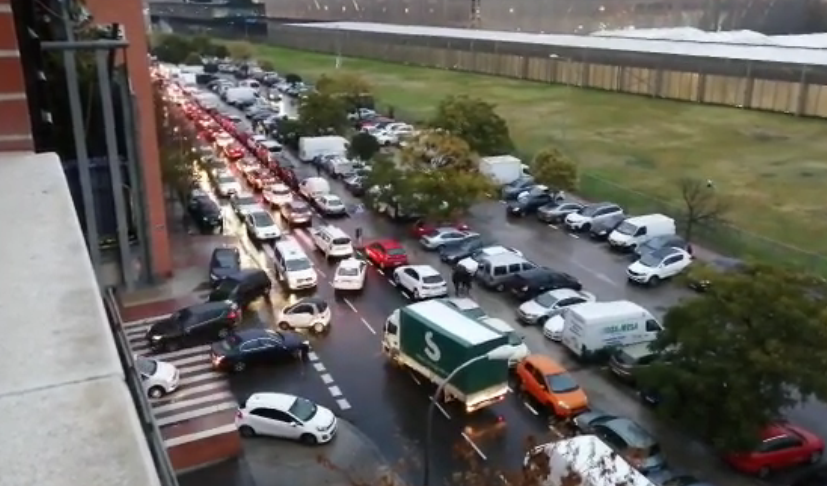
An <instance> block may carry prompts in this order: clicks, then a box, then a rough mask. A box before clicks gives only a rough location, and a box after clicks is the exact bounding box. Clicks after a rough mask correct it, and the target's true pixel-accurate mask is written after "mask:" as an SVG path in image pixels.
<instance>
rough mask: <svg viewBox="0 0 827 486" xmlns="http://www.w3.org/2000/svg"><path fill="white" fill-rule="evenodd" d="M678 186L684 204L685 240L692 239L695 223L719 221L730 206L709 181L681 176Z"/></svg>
mask: <svg viewBox="0 0 827 486" xmlns="http://www.w3.org/2000/svg"><path fill="white" fill-rule="evenodd" d="M678 188H679V189H680V192H681V199H682V200H683V204H684V211H685V214H684V217H685V223H686V240H687V241H690V240H691V239H692V233H693V230H694V229H695V227H696V226H697V225H699V224H709V223H713V222H716V221H720V220H721V219H723V216H724V215H725V214H726V213H727V212H728V211H729V210H730V208H731V205H730V203H729V201H728V200H727V199H725V198H724V197H722V196H721V195H720V194H719V193H718V192H717V191H716V190H715V187H714V185H713V184H712V182H711V181H701V180H698V179H693V178H682V179H680V180H679V181H678Z"/></svg>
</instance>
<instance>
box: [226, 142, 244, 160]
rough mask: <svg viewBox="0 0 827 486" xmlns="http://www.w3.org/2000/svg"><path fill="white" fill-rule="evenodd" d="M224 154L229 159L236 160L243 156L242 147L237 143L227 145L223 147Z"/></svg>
mask: <svg viewBox="0 0 827 486" xmlns="http://www.w3.org/2000/svg"><path fill="white" fill-rule="evenodd" d="M224 154H225V155H226V156H227V158H228V159H230V160H238V159H240V158H242V157H244V149H242V148H241V147H239V146H238V145H228V146H227V148H225V149H224Z"/></svg>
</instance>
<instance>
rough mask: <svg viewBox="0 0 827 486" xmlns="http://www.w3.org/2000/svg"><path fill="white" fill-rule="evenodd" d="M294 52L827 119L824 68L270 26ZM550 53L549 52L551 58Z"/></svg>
mask: <svg viewBox="0 0 827 486" xmlns="http://www.w3.org/2000/svg"><path fill="white" fill-rule="evenodd" d="M269 40H270V42H272V43H274V44H276V45H281V46H284V47H290V48H295V49H303V50H312V51H317V52H324V53H331V54H334V53H337V52H340V53H341V54H342V55H344V56H350V57H363V58H369V59H378V60H383V61H389V62H398V63H407V64H413V65H420V66H425V67H432V68H438V69H452V70H458V71H468V72H475V73H482V74H489V75H495V76H505V77H510V78H518V79H525V80H529V81H538V82H544V83H556V84H567V85H571V86H580V87H584V88H593V89H601V90H607V91H619V92H624V93H633V94H639V95H644V96H650V97H654V98H667V99H674V100H682V101H692V102H698V103H708V104H719V105H727V106H737V107H740V108H750V109H756V110H766V111H774V112H781V113H789V114H795V115H803V116H814V117H822V118H827V68H824V67H808V68H807V69H806V70H802V67H800V66H795V65H784V64H775V63H773V64H770V63H756V62H745V61H733V60H727V59H714V58H710V59H705V60H700V59H698V58H689V57H682V56H663V55H653V54H644V53H619V52H617V51H613V52H604V51H599V50H587V49H577V48H570V47H560V46H543V45H536V44H518V43H507V42H490V41H463V40H457V39H448V38H438V37H430V38H426V37H414V36H401V35H391V34H372V33H360V32H353V31H333V30H329V29H316V28H313V27H295V26H287V25H275V24H274V25H271V26H270V29H269ZM549 52H553V53H554V54H553V57H552V56H550V54H549Z"/></svg>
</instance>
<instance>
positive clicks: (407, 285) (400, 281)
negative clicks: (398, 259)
mask: <svg viewBox="0 0 827 486" xmlns="http://www.w3.org/2000/svg"><path fill="white" fill-rule="evenodd" d="M393 283H394V285H396V286H397V287H398V288H399V289H400V290H402V291H404V292H406V293H407V294H408V295H410V296H411V297H413V298H414V299H416V300H420V299H429V298H432V297H445V296H447V295H448V283H447V282H446V281H445V279H444V278H442V275H440V273H439V272H438V271H437V270H436V269H435V268H434V267H432V266H430V265H405V266H402V267H399V268H397V269H396V270H394V272H393Z"/></svg>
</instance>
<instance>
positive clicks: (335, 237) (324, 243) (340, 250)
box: [310, 225, 353, 258]
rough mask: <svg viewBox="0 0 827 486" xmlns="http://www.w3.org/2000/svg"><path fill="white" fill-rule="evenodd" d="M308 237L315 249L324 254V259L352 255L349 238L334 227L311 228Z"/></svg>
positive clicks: (351, 245)
mask: <svg viewBox="0 0 827 486" xmlns="http://www.w3.org/2000/svg"><path fill="white" fill-rule="evenodd" d="M310 237H311V238H312V239H313V244H315V245H316V248H318V249H319V251H321V252H322V253H324V256H325V258H331V257H333V258H344V257H349V256H352V255H353V244H352V243H351V241H350V236H348V235H347V233H345V232H344V231H342V230H341V229H339V228H337V227H335V226H331V225H324V226H320V227H318V228H311V229H310Z"/></svg>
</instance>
